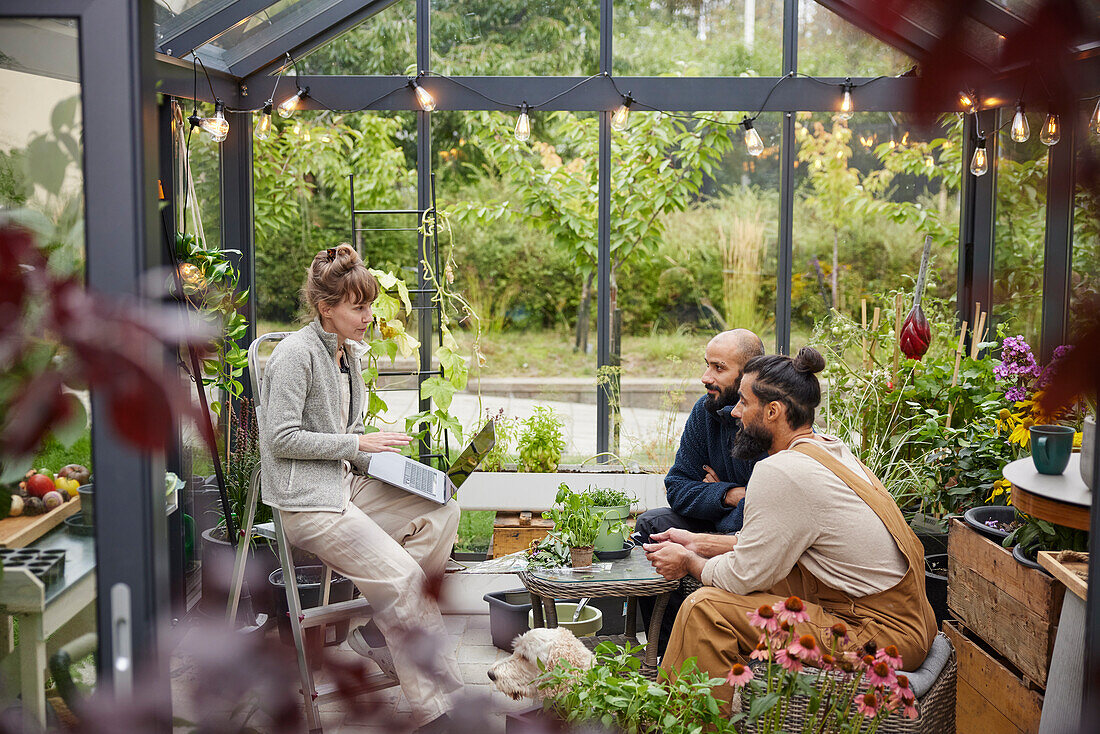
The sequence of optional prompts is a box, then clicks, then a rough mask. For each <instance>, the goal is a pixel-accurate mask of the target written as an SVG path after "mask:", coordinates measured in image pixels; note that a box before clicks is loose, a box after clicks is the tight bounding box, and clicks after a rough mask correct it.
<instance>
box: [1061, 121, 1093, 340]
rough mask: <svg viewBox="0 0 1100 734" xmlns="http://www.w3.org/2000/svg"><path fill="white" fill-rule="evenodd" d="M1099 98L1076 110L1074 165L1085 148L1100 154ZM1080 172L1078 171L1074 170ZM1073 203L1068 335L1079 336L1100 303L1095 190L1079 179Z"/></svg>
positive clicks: (1085, 150)
mask: <svg viewBox="0 0 1100 734" xmlns="http://www.w3.org/2000/svg"><path fill="white" fill-rule="evenodd" d="M1098 105H1100V102H1098V101H1096V100H1089V101H1088V102H1087V103H1086V106H1085V107H1083V108H1082V109H1081V110H1079V116H1078V119H1079V120H1084V119H1085V116H1086V115H1088V118H1087V119H1088V125H1087V127H1085V126H1080V125H1081V123H1078V124H1079V127H1078V128H1077V129H1078V133H1077V161H1078V162H1077V166H1076V170H1077V171H1078V172H1079V171H1081V170H1082V164H1083V159H1084V156H1085V155H1086V152H1088V151H1091V153H1092V159H1093V160H1096V159H1097V158H1098V157H1100V123H1097V121H1096V120H1097V117H1096V114H1097V113H1096V109H1097V106H1098ZM1078 175H1080V174H1078ZM1075 199H1076V202H1075V203H1076V206H1075V207H1074V217H1073V272H1072V273H1071V274H1070V304H1069V307H1070V314H1069V329H1068V332H1069V336H1070V338H1072V337H1075V336H1079V333H1078V332H1079V328H1078V327H1079V326H1080V325H1081V324H1082V323H1083V322H1084V320H1085V319H1086V318H1089V317H1094V316H1095V315H1096V309H1097V307H1098V306H1100V218H1098V217H1100V200H1098V199H1097V195H1096V190H1095V189H1093V190H1091V191H1090V190H1089V189H1088V188H1087V187H1086V186H1084V185H1082V184H1081V183H1078V184H1077V187H1076V194H1075Z"/></svg>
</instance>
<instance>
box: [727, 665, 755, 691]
mask: <svg viewBox="0 0 1100 734" xmlns="http://www.w3.org/2000/svg"><path fill="white" fill-rule="evenodd" d="M754 677H755V676H754V675H753V672H752V669H751V668H749V666H747V665H742V664H741V663H734V664H733V667H732V668H730V672H729V673H727V674H726V682H727V683H729V684H730V685H731V686H733V687H735V688H740V687H741V686H743V685H745V684H746V683H748V682H749V681H750V680H752V679H753V678H754Z"/></svg>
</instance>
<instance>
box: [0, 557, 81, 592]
mask: <svg viewBox="0 0 1100 734" xmlns="http://www.w3.org/2000/svg"><path fill="white" fill-rule="evenodd" d="M0 566H3V567H4V568H26V569H27V570H28V571H30V572H31V573H33V574H34V575H35V576H37V577H38V579H39V580H40V581H41V582H42V583H43V584H45V585H46V586H49V585H50V584H52V583H53V582H54V581H57V580H58V579H60V578H61V576H62V575H63V574H64V573H65V551H64V550H39V549H35V548H0Z"/></svg>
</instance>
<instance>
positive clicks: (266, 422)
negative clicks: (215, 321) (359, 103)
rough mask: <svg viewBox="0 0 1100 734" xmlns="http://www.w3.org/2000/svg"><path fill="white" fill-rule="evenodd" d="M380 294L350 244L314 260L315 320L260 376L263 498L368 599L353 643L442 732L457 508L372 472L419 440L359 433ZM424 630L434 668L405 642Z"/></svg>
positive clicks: (455, 685)
mask: <svg viewBox="0 0 1100 734" xmlns="http://www.w3.org/2000/svg"><path fill="white" fill-rule="evenodd" d="M378 290H379V289H378V281H377V280H376V279H375V277H374V276H373V275H372V274H371V272H370V271H369V270H368V269H367V267H366V265H364V264H363V261H362V259H360V257H359V255H358V253H356V252H355V250H354V249H353V248H352V247H351V246H350V245H347V244H342V245H339V246H337V247H331V248H328V249H327V250H321V251H320V252H318V253H317V255H316V256H314V258H313V262H312V263H311V264H310V266H309V268H308V271H307V273H306V280H305V284H304V285H303V286H302V291H301V296H302V302H303V304H304V305H305V306H306V307H307V308H308V309H309V311H310V312H311V313H312V315H313V320H312V321H310V323H308V324H307V325H306V326H305V327H303V328H302V329H300V330H298V331H296V332H294V333H293V334H291V335H290V336H288V337H287V338H286V339H284V340H283V341H282V342H280V343H279V344H278V345H277V346H276V347H275V350H274V351H273V352H272V354H271V357H270V359H268V362H267V368H266V370H265V372H264V376H263V380H262V388H261V394H260V404H261V406H262V410H261V411H260V422H259V423H260V461H261V467H262V472H263V483H262V492H263V499H264V501H265V502H267V504H269V505H270V506H271V507H272V508H274V509H276V510H277V511H278V512H279V516H280V519H281V521H282V525H283V530H284V532H285V533H286V536H287V540H289V541H290V543H291V544H292V545H294V546H297V547H299V548H302V549H304V550H307V551H309V552H311V553H314V554H316V555H317V556H318V557H319V558H321V560H322V561H324V562H325V563H326V564H328V565H329V566H330V567H331V568H332V569H333V571H335V572H337V573H339V574H341V575H343V576H345V577H346V578H348V579H350V580H351V581H352V583H354V584H355V585H356V586H357V587H358V588H359V590H360V591H361V592H362V593H363V596H364V597H365V598H366V599H367V600H369V601H370V604H371V607H372V608H373V609H374V617H373V618H372V620H371V621H370V623H368V624H367V625H364V626H362V627H359V628H357V629H354V630H352V632H351V633H350V634H349V635H348V643H349V644H350V645H351V647H352V648H353V649H354V650H355V651H356V652H358V653H360V654H361V655H364V656H365V657H369V658H371V659H372V660H374V661H375V662H376V663H377V664H378V666H379V667H380V668H381V669H382V671H383V672H385V673H386V674H388V675H390V676H391V677H394V678H396V679H398V680H400V683H401V688H402V690H403V692H404V693H405V697H406V698H407V699H408V701H409V705H410V707H411V708H412V711H413V716H414V719H415V720H416V723H417V725H418V726H420V727H421V731H424V732H440V731H446V730H447V729H448V728H449V720H448V717H447V712H448V711H449V710H450V696H451V694H453V693H454V692H455V691H457V690H458V689H459V688H461V680H460V677H459V673H458V665H457V663H456V661H455V657H454V653H453V652H452V651H451V647H450V645H449V644H448V643H447V640H448V638H447V634H446V629H445V627H444V625H443V618H442V616H441V615H440V612H439V606H438V605H437V604H436V602H435V601H434V599H432V598H431V597H429V596H427V595H426V594H425V592H424V588H425V583H426V581H427V579H428V578H429V577H433V576H438V575H441V574H442V573H443V569H444V567H445V566H446V563H447V559H448V558H449V556H450V551H451V545H452V542H453V540H454V537H455V531H456V529H457V527H458V517H459V508H458V504H457V503H456V502H455V501H454V500H453V499H452V500H450V501H449V502H448V503H447V504H445V505H442V506H440V505H437V504H435V503H434V502H432V501H430V500H426V499H423V498H421V497H418V496H416V495H413V494H410V493H408V492H405V491H404V490H401V489H398V488H396V487H393V486H391V485H389V484H386V483H384V482H381V481H379V480H377V479H371V478H368V477H367V476H365V474H366V470H367V467H368V465H369V464H370V457H371V454H374V453H380V452H398V451H400V450H401V448H402V447H404V446H406V445H408V444H409V442H410V441H411V440H412V438H411V437H409V436H408V435H406V434H404V433H400V432H394V431H375V432H373V433H365V432H364V393H365V392H366V390H365V389H364V383H363V376H362V375H363V370H362V365H361V363H360V358H361V356H362V354H363V352H364V351H365V347H364V345H363V337H364V335H365V334H366V332H367V330H368V329H369V328H370V326H371V323H372V322H373V318H374V317H373V314H372V313H371V304H372V303H373V302H374V300H375V299H376V298H377V297H378ZM425 635H427V636H428V637H429V639H430V638H435V640H436V641H437V643H436V644H435V647H436V649H437V650H438V655H437V659H436V660H435V661H433V664H432V665H425V661H424V660H423V659H422V658H423V655H415V654H410V652H411V648H412V647H413V646H412V645H411V644H410V643H412V642H413V641H414V639H416V638H419V639H418V640H417V641H418V644H417V646H416V647H417V649H420V648H421V646H422V640H423V638H424V636H425ZM387 641H389V642H392V643H393V645H392V650H391V646H390V645H387Z"/></svg>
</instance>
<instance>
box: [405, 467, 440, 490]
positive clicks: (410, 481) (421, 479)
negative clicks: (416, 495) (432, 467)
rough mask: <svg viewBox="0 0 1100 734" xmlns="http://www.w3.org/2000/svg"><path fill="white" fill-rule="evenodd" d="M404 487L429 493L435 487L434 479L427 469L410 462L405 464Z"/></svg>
mask: <svg viewBox="0 0 1100 734" xmlns="http://www.w3.org/2000/svg"><path fill="white" fill-rule="evenodd" d="M405 486H408V487H413V488H415V489H418V490H420V491H421V492H429V493H430V492H431V491H432V489H434V487H435V477H434V476H432V473H431V472H430V471H428V468H427V467H425V466H422V465H421V464H414V463H412V462H411V461H410V462H408V463H407V464H405Z"/></svg>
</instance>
